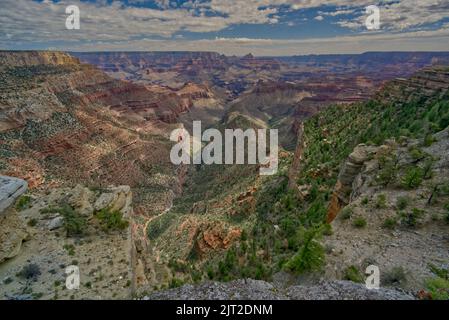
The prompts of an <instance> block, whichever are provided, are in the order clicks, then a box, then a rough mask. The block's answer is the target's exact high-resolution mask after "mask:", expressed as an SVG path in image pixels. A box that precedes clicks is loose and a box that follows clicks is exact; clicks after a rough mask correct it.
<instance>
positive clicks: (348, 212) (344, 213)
mask: <svg viewBox="0 0 449 320" xmlns="http://www.w3.org/2000/svg"><path fill="white" fill-rule="evenodd" d="M352 214H353V210H352V208H351V207H346V208H344V209H343V210H341V213H340V217H341V219H342V220H349V219H351V216H352Z"/></svg>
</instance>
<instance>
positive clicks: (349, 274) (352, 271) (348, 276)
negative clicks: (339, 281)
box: [343, 266, 364, 283]
mask: <svg viewBox="0 0 449 320" xmlns="http://www.w3.org/2000/svg"><path fill="white" fill-rule="evenodd" d="M343 279H344V280H349V281H352V282H357V283H363V280H364V278H363V275H362V273H361V272H360V270H359V269H358V268H357V267H356V266H350V267H347V268H346V269H345V271H344V275H343Z"/></svg>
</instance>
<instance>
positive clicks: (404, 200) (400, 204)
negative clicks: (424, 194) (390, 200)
mask: <svg viewBox="0 0 449 320" xmlns="http://www.w3.org/2000/svg"><path fill="white" fill-rule="evenodd" d="M409 202H410V199H409V198H408V197H399V198H398V199H397V201H396V208H398V209H399V210H405V209H406V208H407V206H408V204H409Z"/></svg>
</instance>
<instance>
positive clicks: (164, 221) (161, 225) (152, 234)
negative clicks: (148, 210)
mask: <svg viewBox="0 0 449 320" xmlns="http://www.w3.org/2000/svg"><path fill="white" fill-rule="evenodd" d="M175 217H176V215H175V214H174V213H171V212H167V213H165V214H163V215H162V216H160V217H158V218H156V219H154V220H153V221H151V223H150V224H149V225H148V229H147V234H148V238H149V239H150V240H154V239H156V238H158V237H159V236H160V235H162V234H163V233H164V231H165V230H166V229H167V228H168V227H169V226H170V224H171V222H172V221H173V219H174V218H175Z"/></svg>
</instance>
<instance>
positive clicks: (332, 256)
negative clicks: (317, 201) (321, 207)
mask: <svg viewBox="0 0 449 320" xmlns="http://www.w3.org/2000/svg"><path fill="white" fill-rule="evenodd" d="M448 133H449V128H448V129H446V130H444V131H442V132H439V133H437V134H436V135H435V136H434V141H435V142H433V143H432V144H431V145H430V146H424V145H423V141H417V140H413V139H408V140H401V141H400V142H395V141H393V140H391V141H388V143H387V144H385V145H382V146H378V147H375V146H369V147H368V146H365V145H359V146H357V147H356V148H355V150H354V152H353V153H352V154H351V156H350V157H349V158H348V160H347V161H346V162H345V164H344V166H343V168H342V170H341V172H340V175H339V181H338V183H337V185H336V187H335V191H334V194H333V197H332V200H331V204H330V207H329V211H328V217H327V219H328V222H329V223H332V229H333V234H332V235H330V236H328V237H326V239H325V241H324V243H325V245H327V246H329V248H330V249H329V250H330V253H329V254H328V256H327V257H326V277H328V278H331V279H335V278H337V279H339V278H341V277H344V276H345V275H346V274H347V270H348V268H353V269H355V270H360V271H359V272H361V273H363V272H364V270H365V268H366V267H367V266H368V265H370V264H374V265H376V266H378V267H379V268H380V274H381V283H382V286H391V285H395V286H399V287H402V288H404V289H407V290H410V291H412V292H418V291H419V290H421V289H422V288H423V287H424V286H425V283H426V281H427V280H428V279H430V278H432V277H434V276H435V275H434V274H433V272H434V271H433V269H432V266H435V267H436V268H442V269H444V268H445V265H444V261H447V259H448V258H449V256H448V254H447V252H448V251H447V250H448V249H449V246H448V243H447V232H448V228H449V227H448V225H447V223H446V222H445V217H446V215H447V208H448V207H447V203H448V201H449V198H448V195H449V194H448V192H447V191H448V189H447V188H448V186H449V180H448V178H447V177H449V171H448V170H449V149H448V148H449V135H448ZM416 150H421V152H422V154H421V156H419V157H417V155H416V152H417V151H416ZM421 170H426V171H425V172H426V173H424V174H423V176H420V178H418V179H419V180H418V182H416V180H413V181H415V183H414V184H413V183H412V180H410V179H411V174H412V173H415V172H424V171H421ZM419 174H420V173H419ZM419 174H418V175H419ZM443 190H445V191H443ZM340 211H341V212H340ZM337 214H338V215H337ZM362 222H363V223H362Z"/></svg>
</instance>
